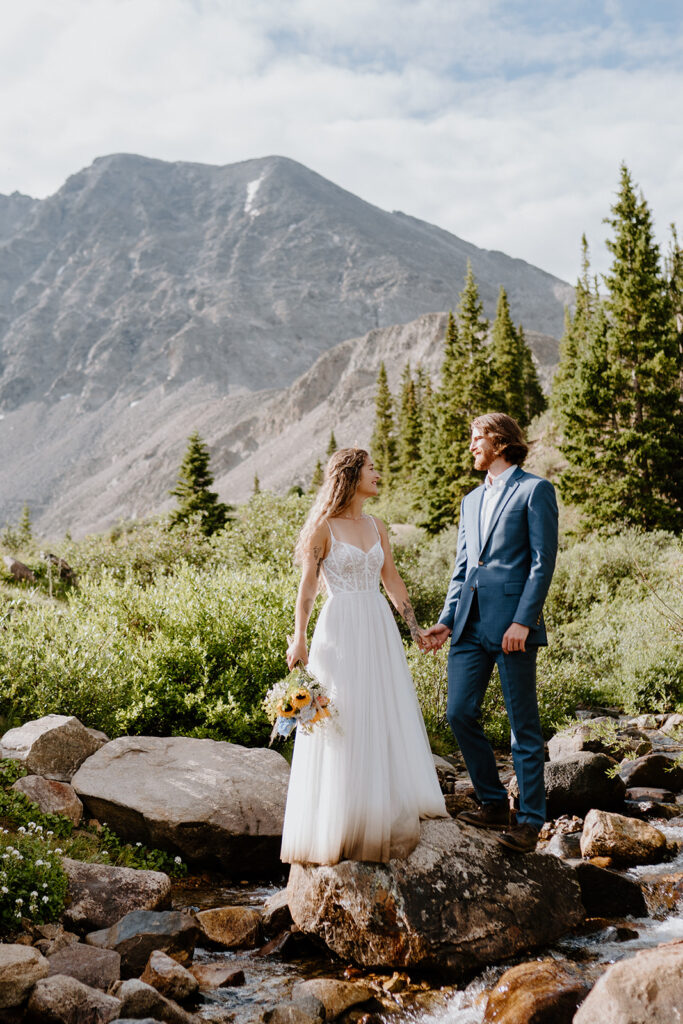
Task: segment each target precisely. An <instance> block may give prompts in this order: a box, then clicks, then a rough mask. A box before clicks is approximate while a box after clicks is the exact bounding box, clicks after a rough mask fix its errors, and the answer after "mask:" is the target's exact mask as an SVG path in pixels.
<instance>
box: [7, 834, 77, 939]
mask: <svg viewBox="0 0 683 1024" xmlns="http://www.w3.org/2000/svg"><path fill="white" fill-rule="evenodd" d="M58 842H59V840H57V839H56V838H55V837H54V836H53V835H51V834H49V833H47V832H46V831H45V830H44V829H43V826H42V825H37V824H33V823H30V824H29V825H28V826H27V827H26V828H24V826H23V825H22V826H21V827H20V829H19V832H18V834H12V833H10V832H8V830H7V829H2V830H0V931H3V932H11V931H15V930H18V928H19V927H20V925H21V923H22V918H27V919H28V920H29V921H30V922H31V923H32V924H42V923H44V922H45V921H55V920H56V919H57V918H58V917H59V916H60V914H61V913H62V911H63V910H64V906H65V902H66V893H67V888H68V880H67V877H66V874H65V873H64V869H63V868H62V863H61V859H60V855H61V852H62V851H61V849H60V847H59V845H58Z"/></svg>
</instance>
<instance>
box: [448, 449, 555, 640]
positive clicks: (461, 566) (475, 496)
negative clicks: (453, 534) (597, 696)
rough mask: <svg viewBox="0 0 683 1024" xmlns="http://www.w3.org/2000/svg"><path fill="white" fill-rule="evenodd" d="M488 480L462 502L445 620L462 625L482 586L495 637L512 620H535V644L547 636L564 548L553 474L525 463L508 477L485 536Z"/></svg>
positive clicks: (482, 605) (488, 631)
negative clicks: (547, 607)
mask: <svg viewBox="0 0 683 1024" xmlns="http://www.w3.org/2000/svg"><path fill="white" fill-rule="evenodd" d="M483 496H484V485H483V484H482V485H481V487H476V488H475V489H474V490H473V491H470V493H469V494H467V495H465V497H464V498H463V501H462V505H461V506H460V528H459V530H458V553H457V555H456V559H455V570H454V572H453V577H452V579H451V582H450V585H449V587H448V594H447V595H446V601H445V604H444V606H443V611H442V612H441V615H440V617H439V622H441V623H443V624H444V625H445V626H448V628H449V629H450V630H452V633H453V636H452V641H451V642H452V643H456V642H457V640H458V639H459V637H460V634H461V633H462V631H463V629H464V627H465V622H466V621H467V615H468V613H469V610H470V606H471V604H472V598H473V596H474V590H475V587H476V588H477V596H478V601H479V615H480V617H481V622H482V626H483V629H484V632H485V635H486V636H487V637H488V639H489V640H490V641H491V642H492V643H495V644H499V643H501V642H502V639H503V633H504V632H505V630H506V629H507V628H508V626H509V625H510V624H511V623H512V622H519V623H521V624H522V625H523V626H528V627H529V630H530V632H529V638H528V641H527V643H529V644H547V642H548V640H547V637H546V632H545V624H544V622H543V602H544V601H545V598H546V595H547V593H548V588H549V587H550V581H551V579H552V575H553V570H554V568H555V557H556V554H557V501H556V500H555V488H554V487H553V485H552V484H551V483H550V481H549V480H544V479H543V478H542V477H539V476H534V475H533V474H532V473H525V472H524V470H523V469H520V467H519V466H518V467H517V469H516V470H515V471H514V473H512V474H511V475H510V477H509V479H508V481H507V484H506V486H505V488H504V490H503V494H502V496H501V498H500V500H499V502H498V505H497V507H496V509H495V511H494V513H493V518H492V519H491V523H490V526H489V530H488V534H487V536H486V537H481V536H480V531H479V524H480V509H481V502H482V498H483Z"/></svg>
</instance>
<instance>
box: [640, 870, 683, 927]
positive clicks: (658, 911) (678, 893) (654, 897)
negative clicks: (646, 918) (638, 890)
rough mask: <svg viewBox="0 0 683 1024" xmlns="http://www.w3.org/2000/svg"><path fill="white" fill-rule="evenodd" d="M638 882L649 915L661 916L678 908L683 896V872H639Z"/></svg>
mask: <svg viewBox="0 0 683 1024" xmlns="http://www.w3.org/2000/svg"><path fill="white" fill-rule="evenodd" d="M638 882H639V884H640V885H641V886H642V889H643V895H644V896H645V900H646V902H647V908H648V911H649V913H650V916H651V917H658V918H663V917H666V916H668V915H669V914H671V913H673V912H674V911H676V910H678V909H679V903H680V901H681V899H682V898H683V872H680V871H678V872H674V873H673V874H662V873H661V872H659V871H657V872H652V873H651V874H640V875H639V878H638Z"/></svg>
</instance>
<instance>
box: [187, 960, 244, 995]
mask: <svg viewBox="0 0 683 1024" xmlns="http://www.w3.org/2000/svg"><path fill="white" fill-rule="evenodd" d="M190 974H192V976H193V977H194V978H196V979H197V981H198V983H199V987H200V989H201V990H202V991H210V990H211V989H214V988H235V987H236V986H238V985H244V971H243V969H242V967H241V966H240V965H239V964H237V965H236V964H235V963H234V961H231V962H229V963H215V964H192V966H191V967H190Z"/></svg>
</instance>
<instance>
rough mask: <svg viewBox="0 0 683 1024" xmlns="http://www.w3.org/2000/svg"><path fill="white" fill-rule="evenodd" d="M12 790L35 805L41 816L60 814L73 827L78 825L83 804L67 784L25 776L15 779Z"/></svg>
mask: <svg viewBox="0 0 683 1024" xmlns="http://www.w3.org/2000/svg"><path fill="white" fill-rule="evenodd" d="M12 789H14V790H16V791H17V793H23V794H24V796H27V797H28V799H29V800H30V801H31V802H32V803H34V804H37V805H38V809H39V810H40V811H42V812H43V814H61V815H62V817H63V818H68V819H69V821H70V822H72V823H73V824H74V825H80V822H81V818H82V817H83V804H82V803H81V801H80V800H79V799H78V797H77V796H76V791H75V790H74V788H73V786H70V785H69V783H68V782H57V781H56V780H55V779H44V778H43V776H42V775H25V776H24V777H23V778H21V779H17V781H16V782H15V783H14V785H13V786H12Z"/></svg>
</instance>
